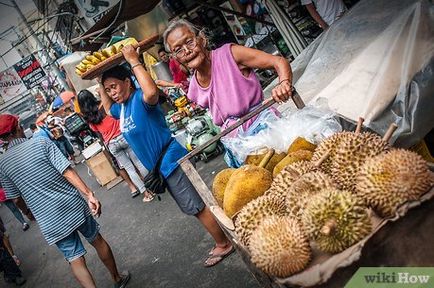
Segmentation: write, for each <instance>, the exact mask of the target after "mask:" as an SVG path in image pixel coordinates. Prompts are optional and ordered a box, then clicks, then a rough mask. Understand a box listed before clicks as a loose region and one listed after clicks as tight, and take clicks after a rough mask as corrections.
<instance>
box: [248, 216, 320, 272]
mask: <svg viewBox="0 0 434 288" xmlns="http://www.w3.org/2000/svg"><path fill="white" fill-rule="evenodd" d="M249 249H250V253H251V257H252V258H251V260H252V262H253V263H254V264H255V265H256V266H257V267H258V268H259V269H261V270H262V271H264V272H265V273H267V274H270V275H273V276H276V277H282V278H283V277H288V276H290V275H292V274H295V273H297V272H300V271H302V270H303V269H305V268H306V266H307V265H308V264H309V261H310V259H311V255H312V251H311V248H310V246H309V240H308V238H307V236H306V234H305V232H304V231H303V228H302V226H301V224H300V223H299V222H298V221H297V220H295V219H293V218H291V217H288V216H286V217H279V216H271V217H268V218H266V219H264V221H262V223H261V224H260V225H259V226H258V228H257V229H256V230H255V231H254V232H253V233H252V236H251V237H250V246H249Z"/></svg>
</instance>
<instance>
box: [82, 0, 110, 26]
mask: <svg viewBox="0 0 434 288" xmlns="http://www.w3.org/2000/svg"><path fill="white" fill-rule="evenodd" d="M75 2H76V4H77V7H78V8H79V9H80V10H81V12H82V14H83V15H85V16H86V18H88V19H89V18H90V19H92V20H93V24H94V23H96V22H98V21H99V20H100V19H101V18H102V17H103V16H104V15H105V14H107V13H108V12H109V11H110V8H112V7H113V6H114V5H115V4H117V3H118V2H119V0H95V1H85V0H75Z"/></svg>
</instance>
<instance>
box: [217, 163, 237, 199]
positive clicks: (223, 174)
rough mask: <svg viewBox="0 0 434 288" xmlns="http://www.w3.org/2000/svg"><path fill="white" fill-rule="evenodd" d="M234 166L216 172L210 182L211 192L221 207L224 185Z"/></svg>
mask: <svg viewBox="0 0 434 288" xmlns="http://www.w3.org/2000/svg"><path fill="white" fill-rule="evenodd" d="M235 170H236V169H234V168H226V169H223V170H222V171H220V172H219V173H217V175H216V176H215V178H214V181H213V183H212V194H213V195H214V198H215V199H216V200H217V203H218V205H219V206H220V207H223V198H224V195H225V189H226V185H227V184H228V181H229V178H231V176H232V174H233V173H234V172H235Z"/></svg>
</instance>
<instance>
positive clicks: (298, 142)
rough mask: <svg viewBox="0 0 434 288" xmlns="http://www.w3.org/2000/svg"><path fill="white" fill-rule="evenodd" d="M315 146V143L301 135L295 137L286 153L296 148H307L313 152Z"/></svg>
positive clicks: (296, 149)
mask: <svg viewBox="0 0 434 288" xmlns="http://www.w3.org/2000/svg"><path fill="white" fill-rule="evenodd" d="M315 148H316V145H315V144H313V143H310V142H309V141H307V140H306V139H304V138H303V137H297V138H296V139H295V140H294V141H293V142H292V143H291V145H290V146H289V148H288V151H287V152H286V153H287V154H289V153H292V152H295V151H298V150H309V151H312V152H314V151H315Z"/></svg>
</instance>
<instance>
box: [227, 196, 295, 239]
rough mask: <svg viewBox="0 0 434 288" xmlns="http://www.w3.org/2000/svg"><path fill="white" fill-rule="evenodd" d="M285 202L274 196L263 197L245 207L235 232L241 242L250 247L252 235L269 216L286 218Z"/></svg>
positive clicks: (239, 216)
mask: <svg viewBox="0 0 434 288" xmlns="http://www.w3.org/2000/svg"><path fill="white" fill-rule="evenodd" d="M287 214H288V212H287V210H286V206H285V201H283V199H282V198H280V197H276V196H274V195H268V196H266V195H263V196H259V197H258V198H256V199H254V200H252V201H250V202H249V203H248V204H247V205H246V206H244V207H243V208H242V209H241V211H240V213H239V214H238V215H237V218H236V220H235V232H236V233H237V236H238V238H239V239H240V242H241V243H242V244H243V245H245V246H248V245H249V240H250V235H252V232H253V231H254V230H255V229H256V228H257V227H258V226H259V224H261V222H262V220H264V218H266V217H268V216H272V215H278V216H285V215H287Z"/></svg>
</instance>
